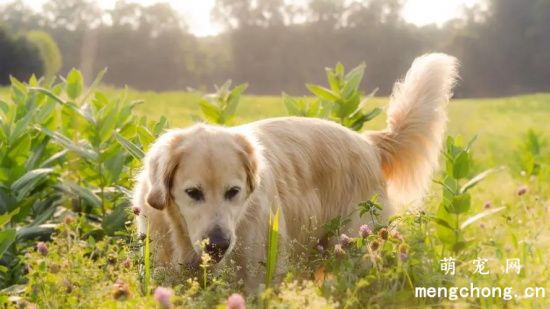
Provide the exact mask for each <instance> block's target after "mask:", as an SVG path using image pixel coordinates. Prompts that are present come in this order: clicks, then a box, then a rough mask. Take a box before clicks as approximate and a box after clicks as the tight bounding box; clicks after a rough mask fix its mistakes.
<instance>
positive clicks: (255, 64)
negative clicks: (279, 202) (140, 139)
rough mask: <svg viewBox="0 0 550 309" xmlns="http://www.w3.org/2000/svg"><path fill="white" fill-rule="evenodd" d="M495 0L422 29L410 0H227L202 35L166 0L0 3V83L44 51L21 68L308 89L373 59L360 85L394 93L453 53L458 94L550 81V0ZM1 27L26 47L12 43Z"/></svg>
mask: <svg viewBox="0 0 550 309" xmlns="http://www.w3.org/2000/svg"><path fill="white" fill-rule="evenodd" d="M486 4H487V5H486V7H484V8H482V7H481V5H479V6H475V7H472V8H470V9H468V10H466V9H465V14H464V15H465V16H464V17H462V18H459V19H456V20H452V21H449V22H447V23H446V24H445V25H444V26H442V27H436V26H433V25H431V26H424V27H418V26H415V25H412V24H410V23H407V22H406V21H405V20H404V19H403V17H402V16H401V13H400V12H401V10H402V8H403V1H402V0H357V1H353V2H350V1H344V0H309V1H307V2H306V3H305V4H300V5H298V4H292V3H288V2H287V1H284V0H217V1H216V5H215V9H214V11H213V13H212V14H213V18H215V19H216V21H217V22H219V23H222V24H223V25H224V26H225V29H226V30H225V31H224V32H223V33H222V34H220V35H217V36H214V37H206V38H199V37H195V36H193V35H192V34H190V33H189V30H188V26H187V25H186V24H185V19H184V18H182V16H180V15H178V13H177V12H175V11H174V10H173V9H172V8H171V7H170V6H169V5H167V4H163V3H158V4H154V5H150V6H143V5H139V4H136V3H130V2H125V1H117V2H116V4H115V5H114V7H113V8H112V9H108V10H102V9H101V8H100V7H98V6H97V4H96V2H95V1H92V0H50V1H48V2H46V3H45V4H44V6H43V8H41V10H39V11H35V10H32V9H31V8H29V7H28V6H26V5H25V4H24V2H22V1H21V0H16V1H14V2H11V3H8V4H6V5H4V6H2V7H0V28H2V29H3V30H0V75H2V76H0V83H5V82H6V78H5V76H6V75H7V74H13V75H18V74H14V72H15V71H14V68H5V67H3V66H1V65H2V64H3V63H8V62H11V63H15V62H17V61H15V62H14V61H9V59H12V58H13V59H15V58H17V57H18V56H19V57H23V58H24V59H25V58H26V59H38V60H37V61H34V62H36V63H35V65H36V67H34V68H28V67H27V68H22V69H21V70H22V72H23V73H21V74H19V75H25V74H29V72H36V73H38V74H40V75H42V74H45V75H53V74H56V73H63V72H67V71H69V70H70V68H72V67H77V68H80V69H81V70H82V71H83V72H84V74H85V75H87V77H91V76H93V75H95V73H97V72H98V71H99V70H101V69H103V68H104V67H107V68H108V69H109V73H108V74H107V75H106V78H105V82H106V83H108V84H112V85H115V86H124V85H128V86H130V87H134V88H138V89H147V90H159V91H160V90H178V89H180V90H181V89H189V88H198V89H206V88H207V87H211V85H214V84H221V83H222V82H223V81H224V80H226V79H229V78H231V79H233V80H234V81H235V82H238V83H240V82H249V83H250V88H249V90H248V92H249V93H256V94H279V93H280V92H281V91H284V92H286V93H290V94H295V95H298V94H305V93H306V91H307V90H306V89H305V87H304V86H303V85H304V83H306V82H313V83H322V82H323V76H324V71H323V68H324V67H327V66H333V65H334V64H336V63H337V62H342V63H343V64H344V65H346V66H355V65H358V64H360V63H362V62H365V63H366V64H367V69H366V78H365V80H364V82H363V85H362V88H363V89H364V90H365V91H370V90H373V89H375V88H378V89H379V91H378V94H382V95H385V94H388V93H389V92H390V91H391V88H392V85H393V82H394V81H395V80H396V79H397V78H399V77H400V76H401V74H403V72H405V71H406V69H407V67H408V66H409V65H410V63H411V61H412V60H413V59H414V57H416V56H418V55H420V54H422V53H425V52H431V51H443V52H447V53H450V54H452V55H455V56H456V57H458V58H459V59H460V61H461V62H462V65H461V76H462V79H461V82H460V84H459V87H458V88H457V93H456V94H457V95H458V96H462V97H465V96H500V95H510V94H518V93H525V92H534V91H549V90H550V53H549V52H548V50H550V32H548V30H547V29H550V3H549V2H548V1H546V0H524V1H515V0H487V2H486ZM36 30H40V31H41V33H40V34H37V33H36ZM31 31H34V33H35V34H34V38H33V35H29V32H31ZM46 34H47V35H48V36H51V38H53V40H52V41H54V42H55V43H54V46H52V42H50V41H48V39H47V38H46ZM3 37H9V38H10V39H9V40H11V41H21V42H23V43H21V42H20V43H19V44H21V46H22V45H25V44H26V45H28V46H27V49H28V51H27V52H20V53H19V52H15V53H14V52H13V51H11V52H10V51H8V52H6V50H7V48H6V47H5V46H8V45H9V44H1V43H2V42H3V41H1V40H6V39H3ZM36 37H40V38H39V39H37V38H36ZM46 41H48V42H47V43H46ZM25 42H26V43H25ZM37 42H41V43H37ZM12 45H13V44H12ZM57 47H58V49H59V51H60V55H61V57H57V56H56V54H55V49H56V48H57ZM33 53H34V55H35V56H34V57H35V58H33V57H32V55H31V54H33ZM27 54H29V55H31V56H29V55H27ZM22 55H27V56H22ZM37 55H38V56H37ZM60 58H61V59H62V61H61V59H60ZM56 59H57V60H56ZM24 62H25V61H24ZM27 62H28V63H27ZM27 62H26V65H27V66H28V65H30V63H32V61H30V60H29V61H27ZM89 79H90V78H88V80H89ZM210 90H211V89H210Z"/></svg>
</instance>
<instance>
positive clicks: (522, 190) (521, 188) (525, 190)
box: [518, 186, 527, 196]
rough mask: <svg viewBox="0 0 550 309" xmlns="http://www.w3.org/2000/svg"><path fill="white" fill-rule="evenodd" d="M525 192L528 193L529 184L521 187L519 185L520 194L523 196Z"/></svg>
mask: <svg viewBox="0 0 550 309" xmlns="http://www.w3.org/2000/svg"><path fill="white" fill-rule="evenodd" d="M525 193H527V186H521V187H519V189H518V196H522V195H524V194H525Z"/></svg>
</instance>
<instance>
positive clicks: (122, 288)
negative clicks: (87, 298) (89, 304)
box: [113, 279, 130, 300]
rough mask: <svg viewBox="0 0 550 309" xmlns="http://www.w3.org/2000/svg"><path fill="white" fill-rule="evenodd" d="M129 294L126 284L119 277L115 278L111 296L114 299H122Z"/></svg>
mask: <svg viewBox="0 0 550 309" xmlns="http://www.w3.org/2000/svg"><path fill="white" fill-rule="evenodd" d="M128 296H130V290H129V289H128V285H127V284H126V283H125V282H124V281H122V280H121V279H117V281H116V282H115V284H113V298H114V299H116V300H123V299H126V298H128Z"/></svg>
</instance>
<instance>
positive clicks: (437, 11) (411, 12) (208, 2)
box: [0, 0, 479, 36]
mask: <svg viewBox="0 0 550 309" xmlns="http://www.w3.org/2000/svg"><path fill="white" fill-rule="evenodd" d="M8 1H9V0H0V4H2V3H5V2H8ZM24 1H25V2H27V3H28V4H29V5H31V6H33V7H35V8H40V7H41V5H42V4H43V3H44V2H46V1H47V0H24ZM130 1H132V2H139V3H142V4H145V5H147V4H152V3H155V2H160V1H162V2H168V3H170V5H172V6H173V7H174V8H175V9H176V10H178V11H179V12H180V13H181V14H183V15H184V16H185V18H186V22H187V24H188V25H189V30H190V31H191V32H192V33H194V34H195V35H197V36H209V35H216V34H218V33H220V32H221V31H222V30H223V29H222V27H221V25H219V24H216V23H215V22H213V21H211V18H210V12H211V10H212V8H213V7H214V4H215V0H130ZM295 1H298V2H303V0H295ZM98 2H99V4H100V5H101V6H102V7H105V8H109V7H112V5H113V1H111V0H98ZM288 2H292V1H288ZM478 2H479V0H406V4H405V7H404V8H403V17H404V18H405V19H406V20H407V21H409V22H411V23H414V24H417V25H426V24H431V23H436V24H442V23H444V22H445V21H447V20H449V19H451V18H453V17H457V16H460V14H461V13H462V10H461V8H462V7H463V6H464V5H465V6H468V7H470V6H472V5H474V4H476V3H478Z"/></svg>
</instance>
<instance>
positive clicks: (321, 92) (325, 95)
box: [306, 84, 340, 101]
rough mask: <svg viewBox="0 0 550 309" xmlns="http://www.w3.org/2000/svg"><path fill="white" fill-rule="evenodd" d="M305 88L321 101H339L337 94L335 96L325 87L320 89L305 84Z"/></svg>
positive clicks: (316, 86) (319, 87)
mask: <svg viewBox="0 0 550 309" xmlns="http://www.w3.org/2000/svg"><path fill="white" fill-rule="evenodd" d="M306 87H307V89H308V90H309V91H310V92H311V93H313V94H314V95H316V96H317V97H319V98H321V99H325V100H329V101H336V100H338V99H340V97H339V96H338V95H337V94H335V93H334V92H332V90H329V89H327V88H325V87H321V86H318V85H314V84H306Z"/></svg>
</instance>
